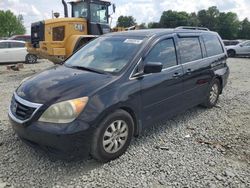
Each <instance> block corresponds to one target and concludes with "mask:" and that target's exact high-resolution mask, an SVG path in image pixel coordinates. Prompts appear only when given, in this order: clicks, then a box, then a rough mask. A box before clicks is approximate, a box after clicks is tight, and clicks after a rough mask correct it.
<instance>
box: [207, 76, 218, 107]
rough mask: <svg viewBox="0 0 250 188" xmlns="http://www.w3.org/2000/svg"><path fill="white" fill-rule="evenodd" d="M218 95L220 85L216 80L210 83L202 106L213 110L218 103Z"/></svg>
mask: <svg viewBox="0 0 250 188" xmlns="http://www.w3.org/2000/svg"><path fill="white" fill-rule="evenodd" d="M215 88H217V89H215ZM215 90H217V91H215ZM215 92H216V93H215ZM220 93H221V84H220V81H219V80H218V79H217V78H216V79H214V80H213V81H212V83H211V85H210V87H209V90H208V93H207V97H206V101H205V102H204V103H203V104H202V105H203V106H204V107H206V108H213V107H214V106H215V105H216V104H217V102H218V99H219V96H220ZM212 95H213V96H212Z"/></svg>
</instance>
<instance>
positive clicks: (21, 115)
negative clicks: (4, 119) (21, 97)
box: [10, 96, 36, 121]
mask: <svg viewBox="0 0 250 188" xmlns="http://www.w3.org/2000/svg"><path fill="white" fill-rule="evenodd" d="M10 110H11V113H12V114H13V115H14V116H15V117H16V118H17V119H20V120H23V121H24V120H27V119H29V118H30V117H31V116H32V114H33V113H34V112H35V110H36V108H32V107H29V106H26V105H24V104H22V103H20V102H18V101H17V100H16V99H15V97H14V96H13V97H12V100H11V105H10Z"/></svg>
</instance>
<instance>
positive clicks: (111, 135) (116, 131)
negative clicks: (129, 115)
mask: <svg viewBox="0 0 250 188" xmlns="http://www.w3.org/2000/svg"><path fill="white" fill-rule="evenodd" d="M127 138H128V125H127V123H126V122H125V121H123V120H117V121H114V122H113V123H111V124H110V125H109V126H108V128H107V129H106V131H105V132H104V136H103V148H104V150H105V151H106V152H107V153H116V152H117V151H119V150H120V149H121V148H122V147H123V146H124V145H125V143H126V141H127Z"/></svg>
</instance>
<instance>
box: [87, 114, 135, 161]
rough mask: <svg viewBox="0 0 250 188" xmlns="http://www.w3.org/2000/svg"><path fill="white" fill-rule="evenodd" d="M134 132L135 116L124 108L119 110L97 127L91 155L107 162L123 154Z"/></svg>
mask: <svg viewBox="0 0 250 188" xmlns="http://www.w3.org/2000/svg"><path fill="white" fill-rule="evenodd" d="M133 132H134V122H133V118H132V117H131V116H130V115H129V113H127V112H126V111H124V110H117V111H115V112H113V113H112V114H110V115H109V116H108V117H107V118H105V119H104V120H103V121H102V122H101V124H100V126H98V128H97V129H96V131H95V133H94V136H93V141H92V146H91V155H92V157H93V158H95V159H97V160H99V161H101V162H107V161H110V160H113V159H115V158H117V157H119V156H121V155H122V154H123V153H124V152H125V151H126V150H127V148H128V146H129V144H130V142H131V139H132V135H133Z"/></svg>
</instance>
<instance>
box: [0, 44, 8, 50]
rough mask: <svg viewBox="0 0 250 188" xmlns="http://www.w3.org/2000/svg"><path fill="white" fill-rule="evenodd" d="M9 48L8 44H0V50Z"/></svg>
mask: <svg viewBox="0 0 250 188" xmlns="http://www.w3.org/2000/svg"><path fill="white" fill-rule="evenodd" d="M4 48H9V47H8V43H7V42H0V49H4Z"/></svg>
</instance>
